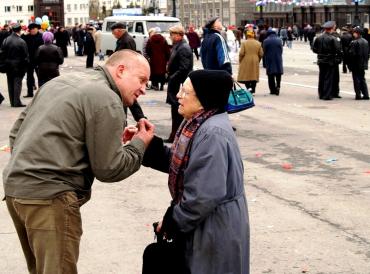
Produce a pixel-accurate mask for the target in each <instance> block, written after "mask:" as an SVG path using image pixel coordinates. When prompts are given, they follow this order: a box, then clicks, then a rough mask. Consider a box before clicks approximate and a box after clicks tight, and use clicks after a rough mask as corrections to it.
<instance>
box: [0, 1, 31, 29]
mask: <svg viewBox="0 0 370 274" xmlns="http://www.w3.org/2000/svg"><path fill="white" fill-rule="evenodd" d="M34 7H35V6H34V2H33V0H1V1H0V24H1V25H4V24H9V23H11V22H18V23H23V24H28V23H29V22H30V21H31V16H33V15H34Z"/></svg>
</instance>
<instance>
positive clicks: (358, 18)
mask: <svg viewBox="0 0 370 274" xmlns="http://www.w3.org/2000/svg"><path fill="white" fill-rule="evenodd" d="M354 2H355V19H354V20H353V23H354V24H355V25H356V26H359V25H360V24H361V22H360V17H359V16H358V2H359V0H354Z"/></svg>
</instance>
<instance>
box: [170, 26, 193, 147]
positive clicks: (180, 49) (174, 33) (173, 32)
mask: <svg viewBox="0 0 370 274" xmlns="http://www.w3.org/2000/svg"><path fill="white" fill-rule="evenodd" d="M169 32H170V38H171V40H172V43H173V47H172V51H171V56H170V60H169V61H168V66H167V71H168V87H167V99H166V103H167V104H169V105H171V119H172V127H171V133H170V136H169V137H168V139H166V142H169V143H172V142H173V140H174V139H175V135H176V131H177V129H178V128H179V126H180V124H181V122H182V120H183V119H182V116H181V115H180V114H179V113H178V108H179V103H178V101H177V98H176V94H177V93H178V92H179V90H180V86H181V84H182V83H184V81H185V79H186V77H188V74H189V72H191V71H192V70H193V53H192V51H191V48H190V46H189V44H188V43H186V41H185V40H184V35H185V30H184V28H183V27H182V26H173V27H171V28H170V29H169Z"/></svg>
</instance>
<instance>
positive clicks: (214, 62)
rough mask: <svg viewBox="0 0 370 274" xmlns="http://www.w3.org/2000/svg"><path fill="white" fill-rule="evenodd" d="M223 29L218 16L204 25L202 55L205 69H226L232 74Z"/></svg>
mask: <svg viewBox="0 0 370 274" xmlns="http://www.w3.org/2000/svg"><path fill="white" fill-rule="evenodd" d="M221 30H222V23H221V21H220V19H219V18H218V17H214V18H212V19H210V20H209V21H208V22H207V24H206V25H205V26H204V32H203V36H204V39H203V41H202V45H201V48H200V57H201V60H202V65H203V68H204V69H213V70H225V71H227V72H228V73H230V74H232V68H231V60H230V57H229V52H228V48H227V44H226V41H225V39H224V38H223V37H222V35H221Z"/></svg>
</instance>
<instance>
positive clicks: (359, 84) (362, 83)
mask: <svg viewBox="0 0 370 274" xmlns="http://www.w3.org/2000/svg"><path fill="white" fill-rule="evenodd" d="M352 79H353V86H354V89H355V92H356V98H357V99H360V98H361V93H362V95H363V98H369V91H368V89H367V84H366V80H365V70H363V69H362V70H357V69H356V70H353V71H352Z"/></svg>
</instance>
